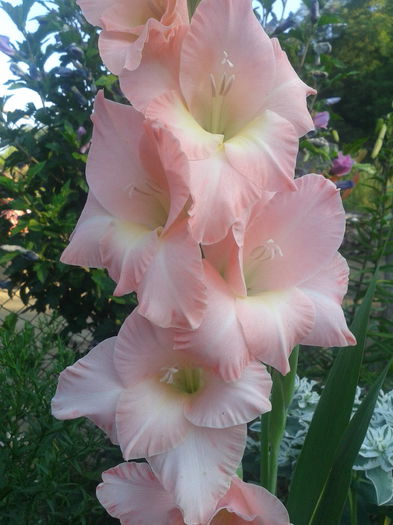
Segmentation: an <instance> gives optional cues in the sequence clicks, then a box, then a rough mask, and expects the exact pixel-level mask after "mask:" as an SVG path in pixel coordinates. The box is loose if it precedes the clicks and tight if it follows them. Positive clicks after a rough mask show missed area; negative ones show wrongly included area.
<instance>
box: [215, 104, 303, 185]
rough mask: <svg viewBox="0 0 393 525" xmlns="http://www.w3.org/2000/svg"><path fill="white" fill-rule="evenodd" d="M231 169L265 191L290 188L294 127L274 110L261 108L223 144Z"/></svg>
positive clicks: (294, 149) (292, 170)
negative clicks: (254, 116)
mask: <svg viewBox="0 0 393 525" xmlns="http://www.w3.org/2000/svg"><path fill="white" fill-rule="evenodd" d="M224 148H225V154H226V156H227V158H228V160H229V162H230V164H231V165H232V166H233V168H234V169H235V170H237V171H238V172H239V173H241V174H242V175H244V177H246V178H248V179H249V180H251V181H252V182H254V183H255V184H257V185H258V186H260V187H261V188H262V189H263V190H265V191H288V190H294V189H295V184H294V182H293V180H292V179H293V177H294V169H295V162H296V156H297V153H298V137H297V133H296V130H295V128H294V127H293V126H292V124H291V123H290V122H288V121H287V120H286V119H284V118H282V117H280V115H278V114H277V113H274V112H273V111H270V110H265V111H264V112H263V113H262V114H261V115H260V116H258V117H257V118H255V119H254V120H253V121H252V122H250V123H249V124H247V125H246V126H245V127H244V128H243V129H241V130H240V131H239V132H238V133H237V135H235V136H234V137H233V138H231V139H229V140H226V141H225V143H224Z"/></svg>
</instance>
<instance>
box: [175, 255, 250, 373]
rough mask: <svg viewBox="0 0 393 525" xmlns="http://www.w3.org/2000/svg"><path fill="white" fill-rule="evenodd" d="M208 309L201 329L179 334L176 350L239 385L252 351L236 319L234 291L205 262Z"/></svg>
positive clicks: (177, 332)
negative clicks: (249, 349) (199, 361)
mask: <svg viewBox="0 0 393 525" xmlns="http://www.w3.org/2000/svg"><path fill="white" fill-rule="evenodd" d="M204 269H205V275H206V282H207V306H206V311H205V314H204V317H203V320H202V323H201V325H200V327H199V328H197V329H196V330H193V331H189V330H176V331H175V336H174V341H175V349H177V350H181V351H184V352H186V353H190V355H192V356H193V358H195V359H200V360H201V362H202V363H204V364H205V366H209V367H211V368H212V369H213V370H214V371H215V372H217V373H218V374H220V375H221V377H222V378H223V379H224V380H225V381H236V380H238V379H239V378H240V377H241V374H242V371H243V369H244V367H245V366H247V364H248V362H249V359H250V357H249V351H248V348H247V344H246V341H245V338H244V335H243V331H242V328H241V326H240V323H239V321H238V319H237V312H236V300H235V297H234V296H233V294H232V292H231V290H230V289H229V287H228V286H227V284H226V283H225V281H224V280H223V279H222V277H221V276H220V275H219V274H218V273H217V271H216V270H215V269H214V268H213V267H212V266H211V265H210V264H209V263H208V262H207V261H206V260H204Z"/></svg>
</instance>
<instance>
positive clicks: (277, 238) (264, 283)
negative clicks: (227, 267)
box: [244, 175, 345, 294]
mask: <svg viewBox="0 0 393 525" xmlns="http://www.w3.org/2000/svg"><path fill="white" fill-rule="evenodd" d="M295 185H296V188H297V191H295V192H282V193H277V194H276V195H275V196H274V197H273V198H272V199H271V200H270V202H269V203H268V205H267V206H259V205H258V204H257V205H256V206H255V207H254V210H253V212H252V217H251V220H250V222H249V225H248V227H247V229H246V237H245V254H244V273H245V278H246V283H247V287H248V288H249V290H250V291H251V292H252V293H253V294H258V293H259V292H260V291H265V290H277V289H285V288H288V287H292V286H295V285H297V284H298V283H300V282H302V281H304V280H305V279H307V278H308V277H311V276H312V275H313V274H314V273H315V272H317V271H318V270H319V269H320V268H321V267H322V266H323V265H324V264H326V261H328V260H330V259H331V258H332V257H333V255H334V253H335V252H336V251H337V249H338V247H339V246H340V244H341V242H342V239H343V235H344V229H345V215H344V209H343V206H342V201H341V198H340V194H339V191H338V190H337V188H336V187H335V185H334V184H333V183H331V182H330V181H328V180H326V179H325V178H324V177H322V176H321V175H305V176H304V177H301V178H300V179H296V181H295Z"/></svg>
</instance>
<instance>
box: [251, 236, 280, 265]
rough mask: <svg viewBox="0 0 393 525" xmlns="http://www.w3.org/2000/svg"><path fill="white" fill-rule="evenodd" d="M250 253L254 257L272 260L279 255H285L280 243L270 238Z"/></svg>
mask: <svg viewBox="0 0 393 525" xmlns="http://www.w3.org/2000/svg"><path fill="white" fill-rule="evenodd" d="M250 255H251V257H252V258H253V259H259V260H260V261H270V260H272V259H274V258H275V257H277V256H279V257H283V255H284V254H283V252H282V250H281V248H280V247H279V245H278V244H276V243H275V242H274V241H273V239H268V240H267V241H266V242H264V243H263V244H262V245H261V246H257V247H256V248H255V249H254V250H253V251H252V252H251V254H250Z"/></svg>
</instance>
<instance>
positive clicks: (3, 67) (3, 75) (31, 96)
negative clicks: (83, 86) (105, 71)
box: [0, 0, 301, 111]
mask: <svg viewBox="0 0 393 525" xmlns="http://www.w3.org/2000/svg"><path fill="white" fill-rule="evenodd" d="M7 1H8V3H10V4H12V5H18V4H21V3H22V1H23V0H22V1H21V0H7ZM46 3H47V4H48V5H49V4H50V2H46ZM300 3H301V0H287V5H286V11H285V12H286V13H289V12H290V11H296V10H297V9H298V8H299V6H300ZM277 7H278V11H277V15H278V16H281V2H280V1H277ZM44 12H45V8H43V7H42V6H40V5H39V4H35V5H33V7H32V9H31V11H30V16H29V18H30V21H29V22H28V25H27V28H28V29H29V30H34V27H35V26H36V25H37V22H35V21H34V17H36V16H38V15H42V14H43V13H44ZM0 35H6V36H8V37H9V39H10V41H11V43H16V42H17V41H18V40H19V41H21V40H23V37H22V35H21V33H20V32H19V31H18V29H17V28H16V27H15V25H14V24H13V23H12V21H11V19H10V18H9V17H8V15H7V14H6V13H5V12H4V11H2V10H0ZM54 60H56V59H55V58H54V57H53V58H52V64H50V67H53V66H54V65H55V64H54V63H53V61H54ZM48 66H49V64H48ZM11 78H14V77H13V76H12V74H11V72H10V69H9V62H8V57H7V56H6V55H4V54H3V53H0V96H2V97H3V96H5V95H6V94H8V95H10V94H12V97H11V98H10V99H9V100H8V102H7V104H6V106H5V109H6V110H8V111H12V110H14V109H22V108H24V107H25V105H26V104H27V103H28V102H34V104H35V105H36V107H40V106H41V101H40V99H39V97H38V95H37V94H36V93H35V92H34V91H31V90H29V89H18V90H16V91H7V86H5V85H4V82H6V81H7V80H9V79H11ZM13 93H14V94H13Z"/></svg>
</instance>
